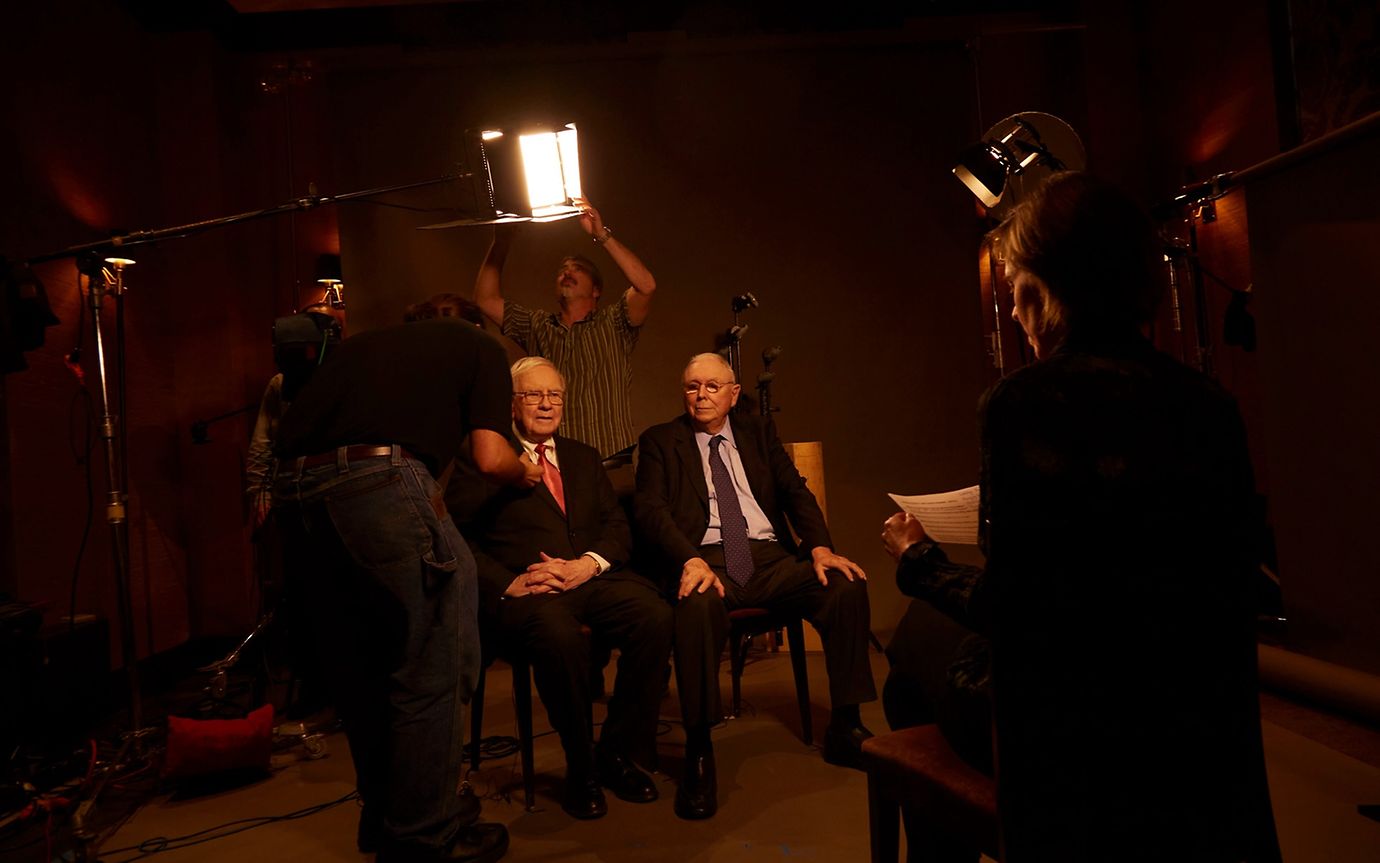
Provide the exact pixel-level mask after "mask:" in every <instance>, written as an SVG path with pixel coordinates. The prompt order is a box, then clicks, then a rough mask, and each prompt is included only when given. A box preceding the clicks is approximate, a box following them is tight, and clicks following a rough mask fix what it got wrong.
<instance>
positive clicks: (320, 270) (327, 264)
mask: <svg viewBox="0 0 1380 863" xmlns="http://www.w3.org/2000/svg"><path fill="white" fill-rule="evenodd" d="M316 283H317V284H318V285H321V286H322V287H323V288H324V289H325V293H324V294H323V295H322V296H321V302H323V303H330V304H331V308H335V309H343V308H345V293H344V291H345V281H344V279H343V278H342V277H341V271H340V256H339V255H332V254H329V253H328V254H324V255H318V256H317V258H316Z"/></svg>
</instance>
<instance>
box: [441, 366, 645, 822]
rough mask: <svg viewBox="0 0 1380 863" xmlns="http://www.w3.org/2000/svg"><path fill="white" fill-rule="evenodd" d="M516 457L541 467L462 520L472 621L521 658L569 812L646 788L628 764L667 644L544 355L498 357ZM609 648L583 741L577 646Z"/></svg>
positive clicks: (583, 653)
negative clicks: (595, 730)
mask: <svg viewBox="0 0 1380 863" xmlns="http://www.w3.org/2000/svg"><path fill="white" fill-rule="evenodd" d="M512 376H513V430H514V431H515V432H516V433H517V444H518V448H519V455H520V456H521V457H523V458H524V459H525V460H527V461H529V462H530V463H531V464H534V465H536V466H537V467H539V468H540V469H541V471H542V476H543V481H542V482H541V483H540V484H538V485H536V486H535V487H533V488H527V489H514V488H502V489H497V488H496V489H494V494H493V495H492V496H491V497H490V498H489V499H488V500H487V502H486V503H485V504H484V505H482V506H481V507H480V509H479V511H478V512H477V513H476V514H475V515H474V516H473V518H472V519H470V520H469V522H468V524H467V525H466V526H465V527H464V532H465V534H466V536H467V537H468V538H469V539H470V543H471V546H472V548H473V550H474V552H475V560H476V562H477V564H478V567H479V577H480V604H481V617H486V618H487V619H488V620H490V621H496V622H497V624H498V629H499V630H500V633H501V637H502V638H503V640H504V644H505V647H506V648H507V649H511V650H519V651H522V652H523V653H524V654H525V655H526V656H527V657H528V658H529V659H530V661H531V663H532V670H533V672H534V673H535V675H536V681H537V692H538V694H540V696H541V700H542V703H543V704H545V705H546V712H547V715H548V716H549V717H550V719H551V725H552V726H553V727H554V728H555V729H556V732H557V734H559V736H560V739H561V745H562V747H564V749H565V760H566V787H565V794H564V797H563V799H562V802H561V805H562V808H564V809H565V810H566V812H568V813H569V814H570V815H572V816H573V817H575V818H598V817H600V816H602V815H603V814H604V813H605V812H607V810H608V805H607V802H606V800H605V798H604V794H603V791H602V790H601V789H600V785H603V786H605V787H607V788H609V789H610V790H612V791H613V793H614V794H615V795H616V796H618V797H619V798H620V799H622V800H627V801H630V802H633V803H650V802H651V801H653V800H655V799H656V798H657V789H656V785H655V784H654V783H653V782H652V779H651V777H649V776H648V775H647V774H646V773H644V772H643V771H642V770H640V769H639V768H638V767H637V766H636V762H637V761H639V760H640V761H642V763H644V764H646V763H649V762H650V761H651V759H652V758H653V757H654V746H655V738H656V722H657V708H658V705H659V703H660V701H661V693H662V691H663V689H664V686H665V680H666V677H665V674H666V666H667V662H668V659H669V653H670V649H671V608H670V606H669V605H667V604H666V601H665V600H664V599H663V598H662V597H661V595H660V593H659V592H658V591H657V589H656V588H655V587H654V586H653V585H652V584H651V582H649V581H647V580H646V579H644V578H642V577H641V576H640V575H638V574H637V573H635V572H633V571H632V570H630V569H628V568H627V567H626V566H624V564H625V563H626V562H627V559H628V552H629V547H630V545H631V537H630V533H629V530H628V520H627V517H626V516H625V515H624V514H623V509H622V507H621V506H620V505H619V503H618V499H617V497H616V496H615V495H614V492H613V487H612V485H611V484H610V482H609V478H608V475H607V474H606V473H605V471H604V469H603V466H602V464H601V463H600V459H599V453H598V452H597V451H596V450H595V449H594V448H593V447H591V446H588V445H586V444H583V443H580V442H579V441H574V440H571V439H569V438H566V437H562V436H561V435H558V434H556V430H557V429H558V428H559V427H560V424H561V418H562V414H563V412H564V408H565V401H566V390H565V380H564V379H563V378H562V377H561V374H560V372H558V371H557V370H556V367H555V366H554V365H552V363H551V362H550V361H549V360H546V359H542V358H540V357H526V358H524V359H521V360H518V361H517V362H516V363H514V364H513V367H512ZM581 626H588V627H589V628H590V629H591V631H592V632H593V638H594V639H595V640H596V641H597V642H599V643H600V644H603V645H608V646H612V647H617V648H618V650H619V657H618V676H617V679H616V680H615V682H614V687H613V697H612V698H611V699H610V700H609V709H608V718H607V720H606V721H605V722H604V727H603V731H602V733H601V734H600V737H599V744H598V746H597V747H594V748H593V749H591V746H590V734H591V729H590V727H589V705H590V701H591V699H592V693H591V691H590V642H589V640H588V638H586V636H584V635H582V634H581Z"/></svg>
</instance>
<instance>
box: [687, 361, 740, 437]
mask: <svg viewBox="0 0 1380 863" xmlns="http://www.w3.org/2000/svg"><path fill="white" fill-rule="evenodd" d="M681 384H682V386H683V388H684V389H683V392H684V393H685V413H686V416H688V417H690V423H691V425H693V426H694V427H695V430H696V431H702V432H705V433H707V434H718V433H719V431H720V430H721V429H722V428H723V427H724V424H725V423H726V422H728V413H729V411H731V410H733V406H734V405H736V404H737V403H738V394H739V392H741V388H740V387H739V386H738V384H737V382H736V381H735V380H734V377H733V367H732V366H730V365H729V364H728V361H727V360H725V359H724V358H723V357H722V356H720V355H719V354H696V355H695V356H693V357H691V358H690V362H689V364H688V365H686V367H685V373H684V374H682V375H681Z"/></svg>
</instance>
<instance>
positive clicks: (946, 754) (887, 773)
mask: <svg viewBox="0 0 1380 863" xmlns="http://www.w3.org/2000/svg"><path fill="white" fill-rule="evenodd" d="M862 748H863V766H864V768H865V769H866V770H867V811H868V830H869V833H870V834H871V839H872V863H896V861H897V859H898V855H899V854H900V814H901V806H902V805H903V804H905V805H906V806H907V808H908V810H909V811H910V813H911V817H910V818H909V820H908V822H907V835H906V842H907V846H908V849H909V850H908V853H907V855H906V859H907V861H908V863H922V861H929V863H951V861H960V860H965V861H969V863H971V861H975V860H976V859H977V855H978V853H979V852H981V853H984V854H987V855H988V856H990V857H993V858H998V859H999V858H1000V855H999V853H998V852H999V849H998V828H997V824H998V822H997V784H996V780H994V779H993V778H992V777H990V776H987V775H985V774H983V773H981V772H979V771H977V770H975V769H973V768H972V767H970V766H969V765H968V764H967V763H966V762H964V761H963V760H962V759H961V758H959V757H958V755H956V754H955V753H954V751H953V750H952V749H950V748H949V744H948V743H947V742H946V741H945V740H944V735H943V734H941V733H940V731H939V726H938V725H917V726H915V727H914V728H906V729H902V730H901V731H893V732H891V733H890V734H880V735H878V736H876V737H873V738H871V739H869V740H866V741H863V747H862ZM912 832H914V833H915V834H917V835H911V833H912Z"/></svg>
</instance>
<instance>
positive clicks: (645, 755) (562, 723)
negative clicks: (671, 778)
mask: <svg viewBox="0 0 1380 863" xmlns="http://www.w3.org/2000/svg"><path fill="white" fill-rule="evenodd" d="M499 621H500V624H501V625H502V627H503V639H504V642H505V644H506V645H508V646H509V648H510V649H513V650H520V651H522V653H523V655H525V656H526V657H527V658H528V659H529V661H530V662H531V663H532V673H533V675H534V676H535V677H536V681H537V693H538V694H539V695H540V696H541V700H542V704H544V705H546V715H547V716H548V717H549V718H550V720H551V725H552V727H553V728H555V729H556V732H557V734H559V735H560V738H561V745H562V746H563V747H564V748H565V757H566V768H567V770H568V771H582V770H588V769H589V767H590V766H591V764H590V747H589V739H590V727H589V704H590V701H591V698H592V693H591V692H590V647H591V645H590V643H589V641H588V639H587V638H586V637H585V636H583V635H581V634H580V626H581V625H585V626H588V627H589V628H590V629H591V630H592V631H593V633H594V639H595V640H596V641H598V642H599V643H600V644H601V645H608V646H610V647H616V648H618V652H619V653H618V676H617V678H616V679H615V680H614V684H613V696H612V697H611V698H610V699H609V711H608V719H607V721H605V723H604V728H603V731H602V733H601V734H600V737H599V745H600V747H606V748H608V749H610V750H611V751H613V752H617V753H618V754H621V755H625V756H627V757H629V758H631V759H633V760H634V761H640V762H641V763H643V764H652V763H654V760H655V751H656V722H657V712H658V709H659V706H660V702H661V694H662V691H663V689H664V685H665V680H666V677H665V674H666V663H667V662H668V661H669V658H670V652H671V607H670V606H669V605H667V604H666V600H664V599H662V597H661V594H659V593H657V592H656V591H655V590H654V589H653V588H652V587H651V585H649V584H646V583H644V582H642V581H637V580H633V579H630V578H620V577H618V576H617V575H614V576H608V575H604V576H596V577H595V578H593V579H591V580H589V581H588V582H586V583H585V584H583V585H581V586H580V587H579V588H577V589H576V590H574V591H572V592H570V593H560V594H540V595H535V596H523V597H517V598H514V599H504V600H503V602H502V603H501V604H500V606H499Z"/></svg>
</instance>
